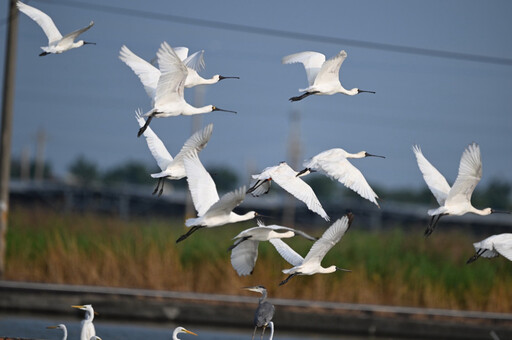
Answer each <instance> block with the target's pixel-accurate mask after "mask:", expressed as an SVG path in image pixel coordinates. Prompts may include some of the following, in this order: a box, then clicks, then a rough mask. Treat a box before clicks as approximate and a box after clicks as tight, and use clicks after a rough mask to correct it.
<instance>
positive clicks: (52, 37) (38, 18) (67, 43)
mask: <svg viewBox="0 0 512 340" xmlns="http://www.w3.org/2000/svg"><path fill="white" fill-rule="evenodd" d="M16 5H17V6H18V9H19V10H20V11H21V12H23V13H25V14H26V15H27V16H28V17H29V18H30V19H32V20H34V21H35V22H36V23H37V24H38V25H39V26H41V28H42V29H43V31H44V34H46V36H47V37H48V46H42V47H41V49H42V50H43V51H44V52H42V53H41V54H39V56H41V57H42V56H45V55H48V54H51V53H55V54H59V53H62V52H66V51H68V50H70V49H72V48H77V47H80V46H83V45H88V44H92V45H95V43H92V42H88V41H83V40H78V41H77V42H75V41H74V40H75V39H76V38H77V37H78V36H79V35H80V34H82V33H84V32H85V31H87V30H88V29H89V28H91V27H92V26H93V25H94V22H93V21H91V22H90V23H89V25H88V26H87V27H84V28H81V29H79V30H76V31H74V32H71V33H69V34H66V35H65V36H62V34H61V33H60V32H59V30H58V28H57V26H55V24H54V23H53V20H52V18H50V17H49V16H48V15H47V14H46V13H44V12H42V11H41V10H39V9H37V8H34V7H32V6H29V5H27V4H24V3H23V2H21V1H18V2H17V3H16Z"/></svg>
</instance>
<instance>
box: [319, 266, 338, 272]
mask: <svg viewBox="0 0 512 340" xmlns="http://www.w3.org/2000/svg"><path fill="white" fill-rule="evenodd" d="M335 271H336V266H330V267H327V268H324V267H320V269H319V270H318V272H319V273H322V274H329V273H334V272H335Z"/></svg>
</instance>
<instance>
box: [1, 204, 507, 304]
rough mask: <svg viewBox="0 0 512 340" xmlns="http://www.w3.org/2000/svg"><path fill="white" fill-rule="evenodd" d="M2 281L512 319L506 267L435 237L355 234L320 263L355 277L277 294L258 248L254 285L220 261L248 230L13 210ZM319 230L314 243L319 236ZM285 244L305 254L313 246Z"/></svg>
mask: <svg viewBox="0 0 512 340" xmlns="http://www.w3.org/2000/svg"><path fill="white" fill-rule="evenodd" d="M9 225H10V227H9V231H8V235H7V238H8V249H7V268H6V277H7V279H10V280H26V281H38V282H53V283H68V284H85V285H101V286H119V287H120V286H122V287H133V288H149V289H166V290H177V291H195V292H205V293H221V294H245V293H243V292H244V291H242V290H241V289H240V288H241V287H244V286H248V285H255V284H263V285H265V286H266V287H267V288H268V289H269V292H270V296H272V297H280V298H300V299H315V300H325V301H339V302H350V303H372V304H390V305H402V306H419V307H433V308H454V309H469V310H482V311H493V312H512V291H511V290H510V289H509V288H510V287H511V286H512V263H511V262H509V261H507V260H505V259H504V258H499V259H494V260H485V259H480V260H478V261H477V262H475V263H473V264H471V265H466V264H465V261H466V259H467V258H469V256H471V255H472V254H473V251H474V250H473V247H472V245H471V244H472V242H474V241H476V240H475V239H474V238H473V237H471V236H468V235H465V234H463V233H461V232H448V231H446V230H443V228H442V226H441V228H438V229H439V230H436V232H435V233H434V234H433V235H432V236H431V237H429V238H428V239H425V238H424V237H423V236H422V230H418V231H417V232H414V233H405V232H402V231H400V230H399V229H398V228H397V229H395V230H392V231H386V232H379V233H370V232H366V231H360V230H357V218H356V220H355V222H354V225H353V227H352V228H351V229H350V231H349V232H348V233H347V235H345V238H344V239H343V240H342V241H341V243H340V244H338V245H337V246H336V247H335V248H334V249H332V250H331V252H329V253H328V254H327V256H326V258H325V259H324V262H323V263H324V265H330V264H336V265H338V266H341V267H344V268H349V269H351V270H352V272H351V273H341V272H337V273H335V274H329V275H320V274H319V275H315V276H312V277H296V278H293V279H292V280H291V281H290V282H289V283H288V284H286V285H285V286H283V287H278V285H277V283H278V282H280V281H281V280H282V279H283V278H284V277H285V275H284V274H282V273H281V269H283V268H288V267H289V265H288V264H287V263H286V262H284V260H282V259H281V258H280V256H279V255H278V254H277V253H276V252H275V250H274V249H273V248H272V246H271V245H270V244H261V245H260V256H259V259H258V263H257V264H256V268H255V270H254V273H253V275H251V276H250V277H242V278H240V277H238V276H237V274H236V273H235V271H234V270H233V268H232V267H231V265H230V262H229V253H228V252H227V251H226V249H227V247H228V246H229V245H230V244H231V238H232V237H233V236H234V235H235V234H236V233H237V232H238V231H240V230H242V229H243V228H247V227H251V226H253V225H254V223H245V224H237V225H233V226H226V227H221V228H217V229H210V230H201V231H198V232H197V233H195V234H194V235H193V236H191V237H190V238H189V239H187V240H186V241H184V242H181V243H180V244H176V243H175V240H176V238H177V237H178V236H179V235H180V234H181V233H183V232H184V229H185V228H184V226H183V222H182V221H177V220H176V221H163V220H158V221H156V220H150V221H147V220H144V219H136V220H132V221H120V220H118V219H115V218H109V217H99V216H92V215H59V214H55V213H52V212H44V211H37V210H36V211H33V210H30V211H29V210H17V211H13V212H12V213H11V215H10V221H9ZM321 232H322V231H321V230H318V231H316V233H315V234H318V235H320V234H321ZM289 243H290V244H291V245H292V246H293V247H294V248H296V250H297V251H298V252H299V253H301V254H305V253H306V252H307V250H308V249H309V247H310V245H311V243H310V242H309V241H306V240H302V239H300V238H295V239H292V240H290V241H289Z"/></svg>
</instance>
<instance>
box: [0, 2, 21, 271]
mask: <svg viewBox="0 0 512 340" xmlns="http://www.w3.org/2000/svg"><path fill="white" fill-rule="evenodd" d="M8 20H9V21H8V28H7V43H6V46H5V47H6V48H5V69H4V89H3V93H2V96H3V101H2V103H3V104H2V126H1V128H0V214H1V216H0V279H3V278H4V275H5V253H6V248H7V245H6V239H5V236H6V233H7V219H8V216H9V178H10V176H11V136H12V116H13V106H14V80H15V75H16V47H17V46H16V43H17V41H16V39H17V36H18V8H17V7H16V0H10V4H9V16H8Z"/></svg>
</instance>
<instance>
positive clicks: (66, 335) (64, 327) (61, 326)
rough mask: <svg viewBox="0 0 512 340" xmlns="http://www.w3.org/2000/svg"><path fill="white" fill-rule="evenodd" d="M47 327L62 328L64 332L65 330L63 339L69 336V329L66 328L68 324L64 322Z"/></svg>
mask: <svg viewBox="0 0 512 340" xmlns="http://www.w3.org/2000/svg"><path fill="white" fill-rule="evenodd" d="M46 328H48V329H62V332H64V334H63V335H62V340H66V339H67V338H68V329H67V328H66V325H64V324H59V325H57V326H48V327H46Z"/></svg>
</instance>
